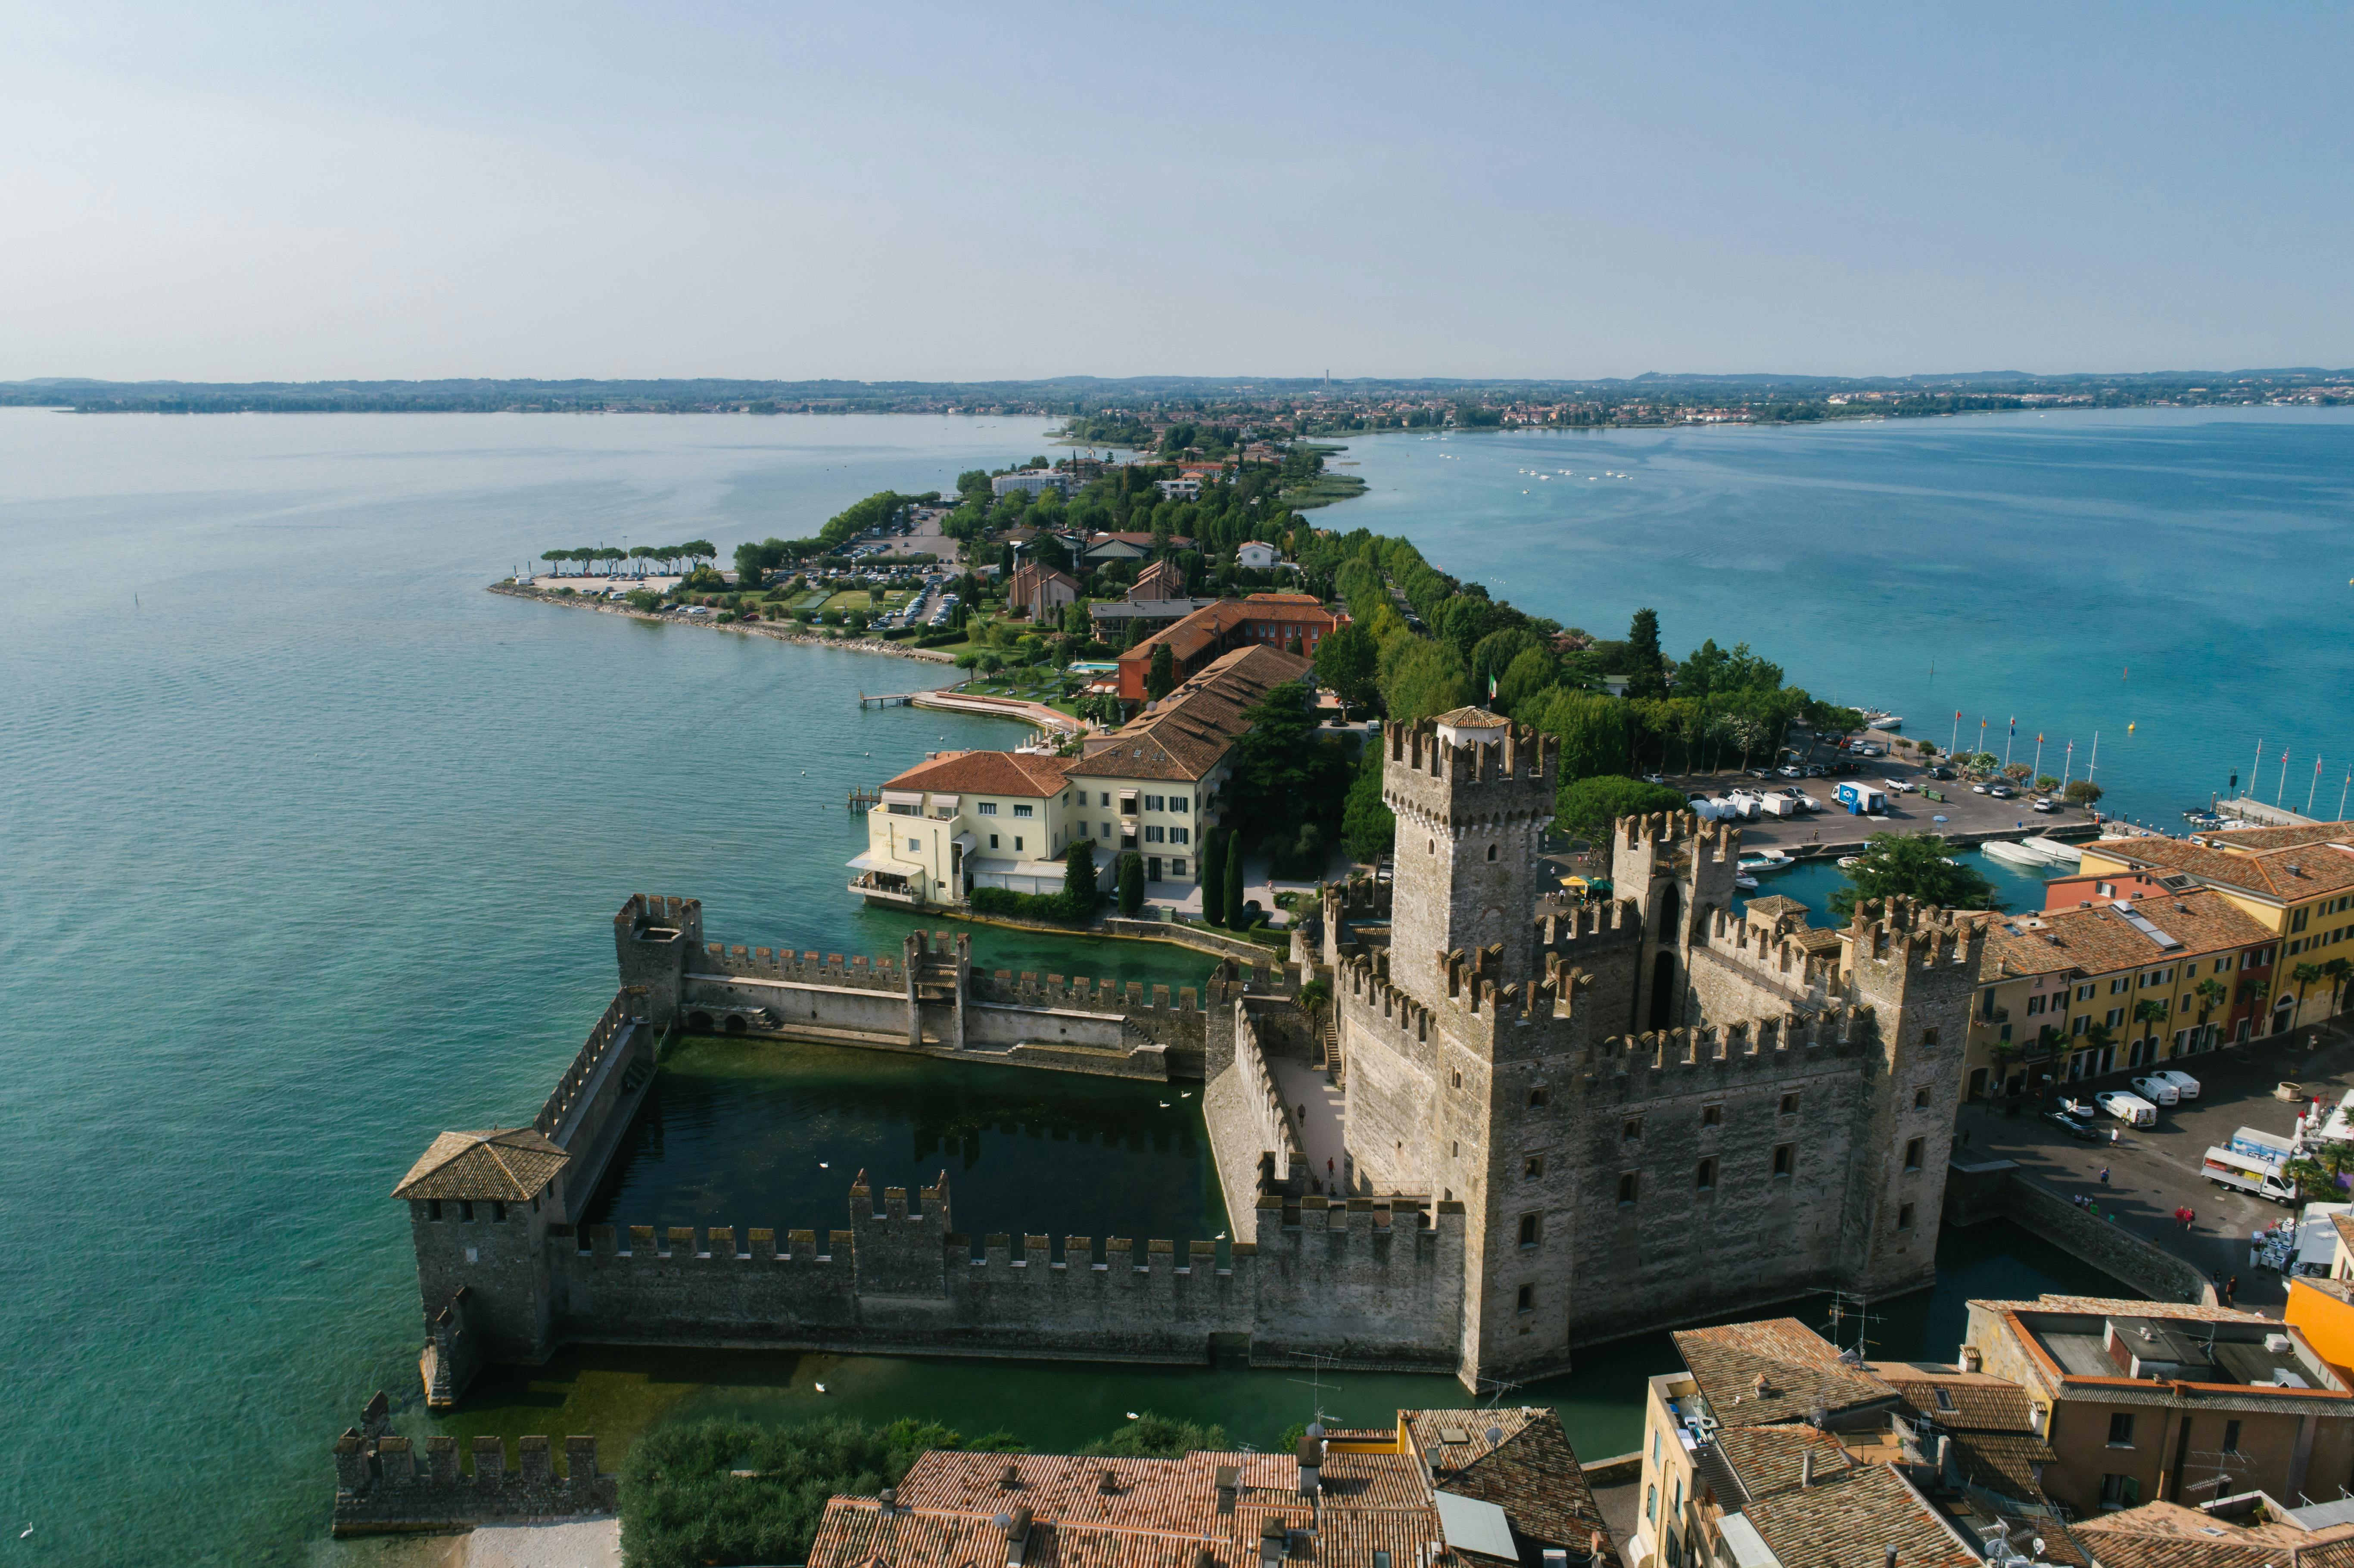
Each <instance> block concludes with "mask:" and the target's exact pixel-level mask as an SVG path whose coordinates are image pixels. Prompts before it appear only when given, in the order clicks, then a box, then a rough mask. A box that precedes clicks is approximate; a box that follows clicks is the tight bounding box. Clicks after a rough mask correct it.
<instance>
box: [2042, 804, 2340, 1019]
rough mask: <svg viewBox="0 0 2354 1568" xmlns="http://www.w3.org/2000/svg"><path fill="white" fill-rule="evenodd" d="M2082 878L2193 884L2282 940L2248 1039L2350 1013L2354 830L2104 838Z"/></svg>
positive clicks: (2325, 825) (2327, 827) (2327, 826)
mask: <svg viewBox="0 0 2354 1568" xmlns="http://www.w3.org/2000/svg"><path fill="white" fill-rule="evenodd" d="M2084 874H2085V875H2088V876H2089V875H2101V874H2116V875H2122V876H2129V877H2142V878H2160V879H2164V880H2166V881H2168V882H2169V883H2170V882H2172V881H2174V880H2175V879H2176V878H2181V877H2187V878H2189V879H2190V882H2191V883H2195V884H2197V885H2200V886H2204V887H2211V888H2213V889H2214V890H2215V891H2216V892H2218V893H2220V894H2221V895H2223V896H2224V897H2226V898H2228V899H2230V900H2231V901H2232V904H2234V905H2236V906H2238V907H2239V908H2240V909H2241V910H2242V911H2243V913H2245V914H2246V915H2247V916H2248V917H2249V918H2251V919H2253V920H2254V921H2255V922H2256V923H2257V924H2258V925H2260V926H2262V927H2264V930H2265V931H2266V932H2268V933H2270V934H2271V935H2272V936H2273V937H2274V938H2277V939H2278V941H2279V943H2280V952H2279V958H2278V962H2277V963H2275V964H2274V969H2273V973H2272V975H2271V977H2270V983H2269V984H2268V986H2267V987H2266V989H2265V991H2264V995H2263V997H2262V998H2261V1000H2262V1001H2263V1003H2264V1007H2263V1010H2262V1013H2261V1016H2260V1018H2258V1019H2256V1020H2254V1021H2253V1028H2252V1030H2251V1033H2255V1034H2277V1033H2280V1032H2282V1031H2283V1030H2286V1029H2294V1028H2296V1027H2297V1026H2299V1025H2301V1024H2306V1023H2314V1022H2319V1021H2321V1020H2322V1019H2325V1018H2327V1017H2330V1016H2331V1015H2333V1014H2334V1013H2336V1012H2338V1009H2339V1008H2340V1006H2342V1005H2343V1002H2344V1000H2345V993H2346V991H2347V990H2348V986H2347V980H2348V977H2349V973H2354V822H2309V823H2306V824H2305V825H2304V826H2301V827H2294V828H2237V829H2232V830H2230V831H2227V832H2212V833H2196V834H2193V835H2192V836H2190V838H2187V839H2159V838H2126V839H2100V840H2097V841H2095V842H2092V843H2088V844H2086V845H2085V846H2084Z"/></svg>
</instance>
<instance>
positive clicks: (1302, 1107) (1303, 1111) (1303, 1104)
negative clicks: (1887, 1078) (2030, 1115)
mask: <svg viewBox="0 0 2354 1568" xmlns="http://www.w3.org/2000/svg"><path fill="white" fill-rule="evenodd" d="M1299 1123H1300V1125H1301V1126H1302V1127H1305V1126H1306V1125H1308V1102H1307V1101H1306V1100H1302V1101H1300V1102H1299ZM2103 1180H2106V1178H2105V1177H2104V1178H2103Z"/></svg>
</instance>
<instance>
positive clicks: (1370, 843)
mask: <svg viewBox="0 0 2354 1568" xmlns="http://www.w3.org/2000/svg"><path fill="white" fill-rule="evenodd" d="M1382 753H1383V747H1382V744H1381V741H1380V740H1379V739H1378V738H1376V739H1374V740H1373V741H1372V742H1370V743H1369V744H1367V746H1366V747H1365V748H1364V749H1363V751H1361V752H1359V753H1358V754H1357V777H1356V779H1355V780H1354V781H1353V782H1352V783H1351V784H1350V786H1349V799H1348V801H1347V803H1346V804H1345V805H1343V806H1342V808H1341V848H1343V849H1345V850H1347V851H1348V852H1349V858H1350V859H1352V860H1358V861H1363V862H1364V863H1367V864H1372V863H1374V862H1376V861H1378V860H1380V859H1381V858H1382V856H1383V855H1384V854H1386V853H1389V851H1390V848H1391V846H1392V845H1394V843H1396V842H1397V818H1396V817H1395V816H1394V815H1393V814H1392V813H1391V811H1390V809H1389V808H1388V807H1387V806H1385V805H1384V804H1383V803H1382Z"/></svg>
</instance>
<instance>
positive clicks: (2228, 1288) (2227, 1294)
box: [2223, 1274, 2240, 1307]
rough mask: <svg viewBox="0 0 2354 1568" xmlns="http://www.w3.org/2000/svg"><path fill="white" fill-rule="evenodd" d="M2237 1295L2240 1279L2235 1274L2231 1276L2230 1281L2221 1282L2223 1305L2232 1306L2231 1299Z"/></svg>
mask: <svg viewBox="0 0 2354 1568" xmlns="http://www.w3.org/2000/svg"><path fill="white" fill-rule="evenodd" d="M2239 1293H2240V1277H2239V1276H2238V1275H2236V1274H2235V1275H2233V1276H2232V1277H2231V1278H2230V1279H2228V1280H2226V1281H2224V1282H2223V1305H2224V1306H2226V1307H2229V1306H2230V1305H2232V1298H2233V1297H2234V1296H2237V1295H2238V1294H2239Z"/></svg>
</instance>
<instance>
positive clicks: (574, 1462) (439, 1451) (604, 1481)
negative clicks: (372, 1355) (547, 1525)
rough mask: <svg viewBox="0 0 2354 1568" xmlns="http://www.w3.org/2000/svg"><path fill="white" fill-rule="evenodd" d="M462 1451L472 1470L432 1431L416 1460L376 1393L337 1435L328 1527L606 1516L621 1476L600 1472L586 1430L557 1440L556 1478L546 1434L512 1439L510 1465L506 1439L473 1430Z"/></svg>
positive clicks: (337, 1530)
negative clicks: (560, 1463)
mask: <svg viewBox="0 0 2354 1568" xmlns="http://www.w3.org/2000/svg"><path fill="white" fill-rule="evenodd" d="M469 1448H470V1451H471V1453H472V1458H473V1469H472V1472H471V1473H470V1472H468V1471H466V1470H464V1469H461V1467H460V1465H459V1455H460V1451H459V1447H458V1439H457V1438H455V1437H452V1436H449V1435H448V1434H446V1433H437V1434H435V1435H434V1436H429V1437H428V1438H426V1439H425V1444H424V1450H425V1451H424V1454H423V1456H422V1457H423V1459H424V1463H423V1465H421V1466H420V1465H419V1463H418V1459H419V1454H418V1452H417V1446H416V1444H415V1443H414V1442H413V1441H412V1440H411V1439H409V1438H408V1437H404V1436H399V1435H398V1434H396V1433H394V1432H393V1431H392V1430H391V1418H390V1404H389V1402H387V1400H386V1398H385V1396H384V1393H383V1391H382V1390H378V1391H377V1393H376V1397H375V1398H374V1399H371V1400H369V1401H368V1403H367V1407H366V1409H365V1410H363V1411H362V1412H361V1413H360V1424H359V1425H356V1426H353V1427H348V1428H346V1429H345V1432H344V1435H343V1436H341V1437H339V1438H337V1439H336V1440H335V1447H334V1456H335V1506H334V1523H333V1525H332V1527H331V1528H332V1530H333V1532H334V1534H336V1535H339V1536H349V1535H376V1534H390V1533H396V1532H401V1531H433V1530H448V1529H453V1528H457V1527H460V1526H464V1525H473V1524H487V1523H490V1522H492V1521H493V1520H520V1519H555V1518H560V1517H563V1516H566V1515H570V1514H584V1513H610V1512H612V1511H613V1510H614V1508H615V1506H616V1503H617V1501H618V1497H617V1494H618V1490H619V1488H620V1478H618V1477H615V1476H609V1475H601V1474H599V1472H598V1469H597V1439H596V1438H594V1437H567V1438H566V1439H565V1440H564V1468H565V1473H564V1474H563V1475H561V1476H558V1475H557V1473H556V1464H555V1453H554V1449H553V1448H552V1447H551V1446H550V1444H549V1442H548V1439H546V1437H539V1436H527V1437H522V1438H518V1439H517V1440H516V1443H515V1457H516V1460H517V1461H518V1462H517V1463H516V1464H515V1466H514V1467H513V1468H509V1467H508V1465H507V1448H506V1442H505V1440H504V1438H500V1437H493V1436H477V1437H475V1438H474V1439H473V1440H472V1443H471V1444H470V1445H469Z"/></svg>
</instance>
